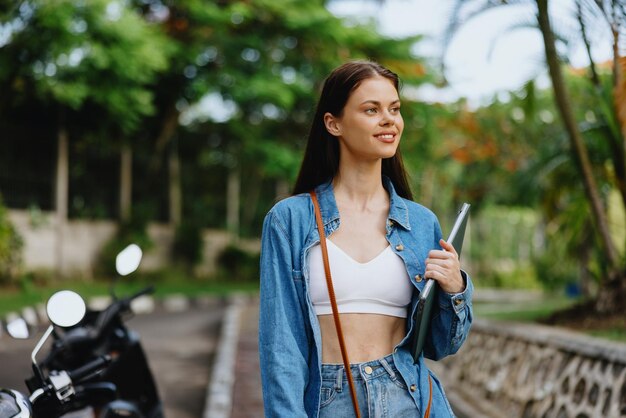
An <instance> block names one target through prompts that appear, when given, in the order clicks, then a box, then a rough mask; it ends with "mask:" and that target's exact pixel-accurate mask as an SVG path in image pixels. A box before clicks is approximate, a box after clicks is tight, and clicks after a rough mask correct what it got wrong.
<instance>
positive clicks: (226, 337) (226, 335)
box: [202, 294, 247, 418]
mask: <svg viewBox="0 0 626 418" xmlns="http://www.w3.org/2000/svg"><path fill="white" fill-rule="evenodd" d="M246 301H247V298H246V297H245V296H243V295H241V294H235V295H233V296H232V297H231V298H230V303H229V306H228V307H227V308H226V313H225V314H224V320H223V322H222V332H221V335H220V340H219V341H220V342H219V345H218V347H217V353H216V355H215V360H214V363H213V371H212V374H211V379H210V380H209V385H208V387H207V391H206V400H205V404H204V405H205V408H204V413H203V415H202V416H203V418H229V417H230V415H231V411H232V408H233V386H234V383H235V360H236V357H237V345H238V342H239V328H240V319H241V313H242V311H243V308H244V306H245V303H246Z"/></svg>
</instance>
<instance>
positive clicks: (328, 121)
mask: <svg viewBox="0 0 626 418" xmlns="http://www.w3.org/2000/svg"><path fill="white" fill-rule="evenodd" d="M324 126H326V130H327V131H328V133H329V134H331V135H333V136H340V135H341V125H340V124H339V121H338V120H337V118H336V117H335V116H333V114H332V113H330V112H326V113H325V114H324Z"/></svg>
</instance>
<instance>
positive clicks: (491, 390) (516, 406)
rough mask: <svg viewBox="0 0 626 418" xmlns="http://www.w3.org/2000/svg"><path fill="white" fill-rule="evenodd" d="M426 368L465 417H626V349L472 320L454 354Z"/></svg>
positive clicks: (554, 331)
mask: <svg viewBox="0 0 626 418" xmlns="http://www.w3.org/2000/svg"><path fill="white" fill-rule="evenodd" d="M429 364H430V366H431V367H432V369H433V370H434V371H435V373H437V375H438V376H439V377H440V379H441V380H442V382H443V383H444V386H445V387H446V390H447V392H449V397H450V400H451V402H452V404H453V406H455V407H456V406H457V405H458V406H460V408H459V409H464V410H467V411H472V412H469V413H462V412H461V411H459V412H458V413H459V416H462V417H465V416H468V417H472V418H476V417H492V418H620V417H626V344H620V343H616V342H611V341H608V340H604V339H598V338H593V337H589V336H586V335H581V334H578V333H574V332H569V331H566V330H562V329H559V328H555V327H547V326H541V325H534V324H518V323H502V322H490V321H486V320H477V321H475V323H474V325H473V326H472V330H471V332H470V335H469V337H468V339H467V341H466V342H465V344H464V345H463V347H462V348H461V350H460V351H459V353H458V354H457V355H455V356H451V357H448V358H446V359H444V360H443V361H440V362H430V363H429Z"/></svg>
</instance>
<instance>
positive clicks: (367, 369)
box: [363, 366, 374, 374]
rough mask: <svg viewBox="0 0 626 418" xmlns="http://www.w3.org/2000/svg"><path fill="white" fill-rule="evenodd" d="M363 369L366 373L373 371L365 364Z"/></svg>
mask: <svg viewBox="0 0 626 418" xmlns="http://www.w3.org/2000/svg"><path fill="white" fill-rule="evenodd" d="M363 371H364V372H365V373H367V374H372V372H373V371H374V370H373V369H372V368H371V367H370V366H365V367H364V368H363Z"/></svg>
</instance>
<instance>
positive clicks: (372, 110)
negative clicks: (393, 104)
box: [365, 107, 377, 115]
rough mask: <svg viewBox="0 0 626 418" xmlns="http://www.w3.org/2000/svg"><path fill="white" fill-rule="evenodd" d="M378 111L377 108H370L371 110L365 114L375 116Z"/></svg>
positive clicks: (368, 109)
mask: <svg viewBox="0 0 626 418" xmlns="http://www.w3.org/2000/svg"><path fill="white" fill-rule="evenodd" d="M376 111H377V110H376V108H375V107H370V108H367V109H365V113H367V114H368V115H374V114H376Z"/></svg>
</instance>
